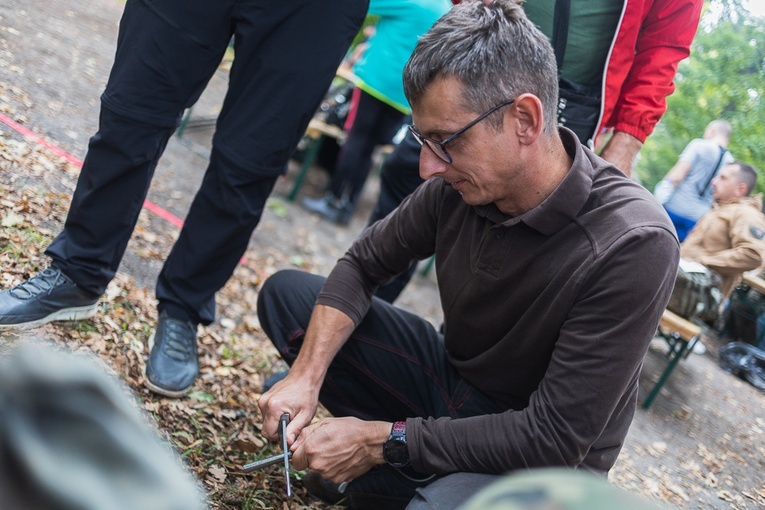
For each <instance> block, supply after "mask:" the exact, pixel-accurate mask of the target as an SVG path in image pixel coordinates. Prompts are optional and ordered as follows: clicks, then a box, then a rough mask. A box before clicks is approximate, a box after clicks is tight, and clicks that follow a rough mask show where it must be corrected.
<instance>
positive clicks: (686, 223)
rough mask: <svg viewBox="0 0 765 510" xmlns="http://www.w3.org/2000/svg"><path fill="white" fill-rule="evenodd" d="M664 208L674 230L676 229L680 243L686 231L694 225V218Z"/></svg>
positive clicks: (686, 233)
mask: <svg viewBox="0 0 765 510" xmlns="http://www.w3.org/2000/svg"><path fill="white" fill-rule="evenodd" d="M664 210H665V211H667V216H669V219H670V220H672V224H673V225H674V226H675V231H677V238H678V239H679V240H680V242H681V243H682V242H683V240H684V239H685V238H686V236H687V235H688V232H690V231H691V230H692V229H693V227H694V226H695V225H696V220H692V219H690V218H686V217H685V216H680V215H679V214H675V213H673V212H672V211H670V210H669V209H667V208H666V207H665V208H664Z"/></svg>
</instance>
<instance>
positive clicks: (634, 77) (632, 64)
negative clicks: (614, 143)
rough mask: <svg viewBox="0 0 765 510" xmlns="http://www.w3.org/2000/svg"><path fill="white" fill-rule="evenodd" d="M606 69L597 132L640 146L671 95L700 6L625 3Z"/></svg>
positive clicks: (686, 1) (697, 1)
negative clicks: (630, 138) (629, 138)
mask: <svg viewBox="0 0 765 510" xmlns="http://www.w3.org/2000/svg"><path fill="white" fill-rule="evenodd" d="M625 4H626V5H625V8H624V9H623V11H622V17H621V20H620V21H619V28H618V29H617V34H616V38H615V40H614V43H613V44H612V47H611V51H610V53H609V56H608V62H607V64H606V73H605V80H604V84H603V102H602V104H601V115H600V122H599V123H598V125H599V129H598V132H600V131H601V130H602V129H604V128H613V129H614V130H615V131H623V132H625V133H627V134H630V135H632V136H634V137H635V138H637V139H638V140H640V141H641V142H643V141H645V139H646V138H647V137H648V135H650V134H651V132H653V128H654V126H655V125H656V123H657V122H659V119H661V116H662V115H664V112H665V111H666V110H667V100H666V98H667V96H669V95H670V94H671V93H672V92H673V91H674V90H675V84H674V83H673V80H674V78H675V73H676V72H677V64H678V63H679V62H680V61H681V60H682V59H684V58H686V57H687V56H688V55H689V54H690V47H691V42H692V41H693V37H694V36H695V35H696V28H697V27H698V24H699V18H700V17H701V7H702V4H703V1H702V0H627V1H626V2H625Z"/></svg>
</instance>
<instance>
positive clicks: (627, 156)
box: [600, 131, 643, 177]
mask: <svg viewBox="0 0 765 510" xmlns="http://www.w3.org/2000/svg"><path fill="white" fill-rule="evenodd" d="M642 147H643V142H641V141H640V140H638V139H637V138H635V137H634V136H632V135H628V134H627V133H624V132H622V131H614V133H613V135H611V138H610V139H609V140H608V143H606V146H605V147H603V150H602V151H600V157H601V158H603V159H605V160H606V161H608V162H609V163H612V164H613V165H614V166H616V168H618V169H619V170H621V171H622V172H624V173H625V175H626V176H627V177H632V170H633V169H634V166H635V159H636V158H637V155H638V153H639V152H640V149H641V148H642Z"/></svg>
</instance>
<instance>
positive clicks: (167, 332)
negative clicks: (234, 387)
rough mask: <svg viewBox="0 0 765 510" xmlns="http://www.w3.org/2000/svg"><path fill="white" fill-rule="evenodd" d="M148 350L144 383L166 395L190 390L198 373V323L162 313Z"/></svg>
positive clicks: (154, 390) (173, 395)
mask: <svg viewBox="0 0 765 510" xmlns="http://www.w3.org/2000/svg"><path fill="white" fill-rule="evenodd" d="M149 351H150V354H149V360H148V361H147V362H146V380H145V381H144V386H146V387H147V388H149V389H150V390H151V391H153V392H154V393H159V394H160V395H164V396H166V397H175V398H177V397H182V396H184V395H185V394H186V393H188V392H189V391H190V390H191V387H192V386H193V385H194V380H195V379H196V378H197V375H199V360H198V359H197V326H196V324H194V323H193V322H186V321H182V320H178V319H173V318H172V317H170V316H169V315H167V313H165V312H163V313H161V314H160V315H159V320H158V321H157V329H155V330H154V333H152V335H151V337H150V338H149Z"/></svg>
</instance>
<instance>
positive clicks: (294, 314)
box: [257, 269, 324, 352]
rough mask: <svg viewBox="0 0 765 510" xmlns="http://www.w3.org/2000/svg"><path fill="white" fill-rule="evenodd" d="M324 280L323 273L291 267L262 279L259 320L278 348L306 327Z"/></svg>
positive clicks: (259, 294) (258, 305) (258, 304)
mask: <svg viewBox="0 0 765 510" xmlns="http://www.w3.org/2000/svg"><path fill="white" fill-rule="evenodd" d="M323 284H324V278H323V277H321V276H318V275H314V274H311V273H307V272H305V271H299V270H294V269H285V270H283V271H279V272H277V273H275V274H273V275H272V276H271V277H269V278H268V279H267V280H266V281H265V282H264V283H263V286H262V287H261V289H260V291H259V292H258V303H257V311H258V320H259V321H260V325H261V326H262V327H263V331H264V332H265V333H266V335H267V336H268V338H270V339H271V341H272V342H273V343H274V345H276V347H277V349H279V350H280V352H281V348H280V347H281V346H283V345H286V343H287V342H288V341H289V340H290V339H291V338H292V337H293V336H294V335H295V334H296V333H297V332H300V331H301V330H302V331H305V329H306V328H307V327H308V321H309V320H310V318H311V313H312V312H313V306H314V304H315V302H316V295H317V294H318V293H319V290H321V287H322V285H323Z"/></svg>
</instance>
